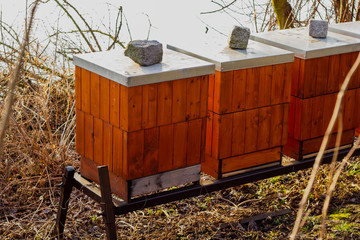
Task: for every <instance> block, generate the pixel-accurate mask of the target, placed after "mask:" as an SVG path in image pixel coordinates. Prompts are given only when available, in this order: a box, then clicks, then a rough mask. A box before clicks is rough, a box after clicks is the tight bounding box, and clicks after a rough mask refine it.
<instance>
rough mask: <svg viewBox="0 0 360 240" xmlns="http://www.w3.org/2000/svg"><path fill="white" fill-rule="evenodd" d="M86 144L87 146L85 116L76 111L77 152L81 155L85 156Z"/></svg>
mask: <svg viewBox="0 0 360 240" xmlns="http://www.w3.org/2000/svg"><path fill="white" fill-rule="evenodd" d="M84 144H85V116H84V113H83V112H82V111H81V110H79V109H76V138H75V145H76V152H77V153H79V154H80V155H84Z"/></svg>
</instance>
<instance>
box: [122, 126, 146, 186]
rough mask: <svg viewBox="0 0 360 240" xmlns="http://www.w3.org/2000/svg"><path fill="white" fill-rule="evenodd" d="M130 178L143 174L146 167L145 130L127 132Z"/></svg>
mask: <svg viewBox="0 0 360 240" xmlns="http://www.w3.org/2000/svg"><path fill="white" fill-rule="evenodd" d="M127 168H128V179H126V180H131V179H135V178H139V177H142V176H143V169H144V131H143V130H141V131H136V132H129V133H127Z"/></svg>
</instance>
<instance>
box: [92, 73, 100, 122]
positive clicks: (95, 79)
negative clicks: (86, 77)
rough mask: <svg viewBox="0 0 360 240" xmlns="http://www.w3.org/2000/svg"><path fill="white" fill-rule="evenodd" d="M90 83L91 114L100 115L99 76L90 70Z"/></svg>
mask: <svg viewBox="0 0 360 240" xmlns="http://www.w3.org/2000/svg"><path fill="white" fill-rule="evenodd" d="M90 84H91V87H90V89H91V104H90V106H91V107H90V110H91V115H93V116H94V117H99V116H100V76H99V75H97V74H95V73H93V72H91V74H90Z"/></svg>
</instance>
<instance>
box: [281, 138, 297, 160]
mask: <svg viewBox="0 0 360 240" xmlns="http://www.w3.org/2000/svg"><path fill="white" fill-rule="evenodd" d="M283 154H284V155H286V156H289V157H291V158H294V159H297V160H299V159H300V141H298V140H295V139H294V138H292V137H288V139H287V143H286V145H285V146H284V147H283Z"/></svg>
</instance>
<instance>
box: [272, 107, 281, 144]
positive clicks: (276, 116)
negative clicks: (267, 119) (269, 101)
mask: <svg viewBox="0 0 360 240" xmlns="http://www.w3.org/2000/svg"><path fill="white" fill-rule="evenodd" d="M283 111H284V109H283V105H281V104H278V105H274V106H272V107H271V123H270V126H271V129H270V147H277V146H281V142H282V141H281V137H282V130H283V118H284V112H283Z"/></svg>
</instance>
